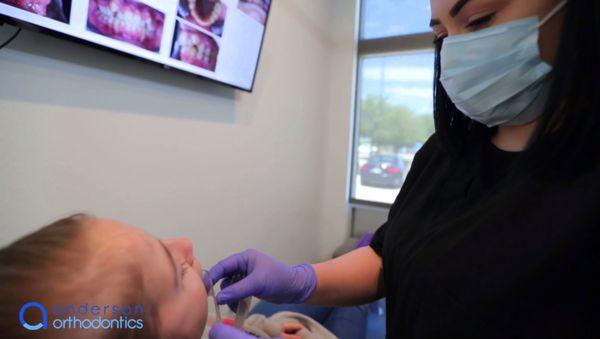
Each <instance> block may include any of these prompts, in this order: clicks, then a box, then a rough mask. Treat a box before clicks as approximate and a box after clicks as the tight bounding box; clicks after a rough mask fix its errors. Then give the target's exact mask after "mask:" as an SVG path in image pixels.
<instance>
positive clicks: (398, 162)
mask: <svg viewBox="0 0 600 339" xmlns="http://www.w3.org/2000/svg"><path fill="white" fill-rule="evenodd" d="M360 7H361V8H360V11H361V13H360V37H359V44H358V73H357V86H356V105H355V119H354V121H355V124H354V143H353V160H352V168H351V170H352V180H351V189H350V193H351V196H350V201H351V202H352V203H353V205H355V206H361V205H374V206H380V207H389V205H391V204H392V203H393V202H394V199H395V198H396V196H397V195H398V192H399V191H400V187H401V186H402V184H403V183H404V179H405V178H406V174H407V173H408V170H409V169H410V166H411V163H412V160H413V158H414V155H415V153H416V152H417V151H418V150H419V148H420V147H421V146H422V145H423V143H424V142H425V141H426V140H427V138H428V137H429V136H430V135H431V134H432V133H433V132H434V125H433V76H434V70H433V66H434V52H433V43H432V41H433V39H434V37H433V34H432V33H431V31H430V28H429V19H430V6H429V0H362V3H361V6H360ZM374 226H378V225H374Z"/></svg>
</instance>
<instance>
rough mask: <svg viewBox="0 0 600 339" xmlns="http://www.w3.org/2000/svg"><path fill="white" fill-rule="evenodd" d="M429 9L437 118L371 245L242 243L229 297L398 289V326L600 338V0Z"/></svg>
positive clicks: (343, 296) (512, 0) (390, 318)
mask: <svg viewBox="0 0 600 339" xmlns="http://www.w3.org/2000/svg"><path fill="white" fill-rule="evenodd" d="M431 11H432V19H431V27H432V29H433V31H434V32H435V35H436V36H437V40H436V42H435V46H436V65H435V66H436V74H435V76H436V78H435V80H436V81H435V91H434V92H435V109H434V115H435V125H436V132H435V134H434V135H433V136H431V138H430V139H429V140H428V141H427V142H426V143H425V145H424V146H423V147H422V149H421V150H420V151H419V152H418V153H417V154H416V156H415V159H414V162H413V165H412V168H411V170H410V172H409V174H408V176H407V178H406V181H405V183H404V186H403V187H402V189H401V191H400V193H399V195H398V197H397V198H396V201H395V202H394V204H393V205H392V207H391V210H390V212H389V217H388V220H387V222H386V223H385V224H383V225H382V226H381V227H380V228H379V230H378V231H377V233H376V234H375V237H374V239H373V241H372V243H371V245H370V247H367V248H362V249H358V250H355V251H353V252H350V253H349V254H347V255H345V256H342V257H340V258H336V259H333V260H330V261H327V262H324V263H320V264H315V265H309V264H305V265H299V266H288V265H285V264H283V263H281V262H279V261H277V260H275V259H273V258H270V257H268V256H267V255H265V254H262V253H260V252H257V251H254V250H248V251H245V252H242V253H239V254H235V255H233V256H231V257H229V258H226V259H224V260H222V261H221V262H219V263H218V264H217V265H215V267H213V268H212V269H211V276H212V277H213V279H214V280H215V282H216V281H218V280H221V279H224V284H223V286H224V289H223V290H222V291H221V293H220V294H219V295H218V300H219V302H220V303H229V304H231V303H235V302H236V301H237V300H240V299H241V298H244V297H247V296H250V295H252V296H256V297H258V298H261V299H264V300H267V301H270V302H276V303H308V304H315V305H339V306H342V305H357V304H363V303H367V302H370V301H373V300H376V299H378V298H381V297H385V298H386V302H387V337H388V338H394V339H395V338H486V339H491V338H592V337H594V338H599V337H600V293H599V292H598V288H599V286H600V281H599V279H598V277H600V166H599V162H600V161H599V160H600V112H599V111H598V108H599V107H600V85H599V83H598V80H599V79H598V74H599V72H598V64H599V63H600V52H599V48H600V2H599V1H597V0H569V1H560V0H526V1H525V0H470V1H469V0H458V1H457V0H431ZM239 273H242V274H244V275H246V278H245V279H243V280H241V281H239V282H237V283H234V284H230V281H229V278H230V277H232V276H233V275H235V274H239ZM210 336H211V338H213V339H220V338H240V339H241V338H252V337H251V336H249V335H248V334H245V333H242V332H239V331H237V330H236V329H234V328H233V327H230V326H226V325H217V326H215V327H213V329H212V331H211V333H210ZM342 339H343V338H342Z"/></svg>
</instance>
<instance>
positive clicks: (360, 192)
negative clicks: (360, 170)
mask: <svg viewBox="0 0 600 339" xmlns="http://www.w3.org/2000/svg"><path fill="white" fill-rule="evenodd" d="M355 183H356V190H355V195H354V198H355V199H359V200H368V201H375V202H382V203H386V204H392V203H394V200H396V196H397V195H398V193H399V192H400V189H399V188H395V189H390V188H380V187H371V186H363V185H362V184H361V182H360V175H358V176H357V177H356V181H355Z"/></svg>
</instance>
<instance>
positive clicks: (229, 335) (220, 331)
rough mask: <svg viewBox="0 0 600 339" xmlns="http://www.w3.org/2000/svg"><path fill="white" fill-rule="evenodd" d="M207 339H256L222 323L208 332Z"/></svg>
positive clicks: (278, 338)
mask: <svg viewBox="0 0 600 339" xmlns="http://www.w3.org/2000/svg"><path fill="white" fill-rule="evenodd" d="M208 337H209V338H210V339H257V337H256V336H253V335H252V334H248V333H244V332H242V331H240V330H238V329H237V328H235V327H233V326H231V325H225V324H222V323H218V324H215V326H213V327H212V328H211V329H210V332H208ZM261 338H262V337H261ZM273 339H281V337H277V338H273Z"/></svg>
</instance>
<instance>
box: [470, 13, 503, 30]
mask: <svg viewBox="0 0 600 339" xmlns="http://www.w3.org/2000/svg"><path fill="white" fill-rule="evenodd" d="M495 15H496V13H490V14H488V15H484V16H482V17H480V18H477V19H474V20H472V21H470V22H469V23H468V24H467V26H466V27H467V29H468V30H470V31H476V30H478V29H481V28H485V27H486V26H487V25H488V24H489V23H490V22H491V21H492V19H493V18H494V16H495Z"/></svg>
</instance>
